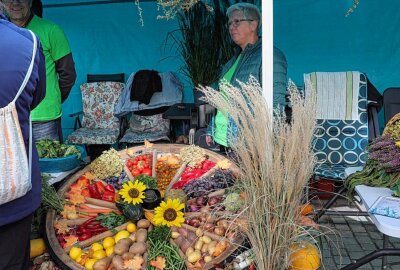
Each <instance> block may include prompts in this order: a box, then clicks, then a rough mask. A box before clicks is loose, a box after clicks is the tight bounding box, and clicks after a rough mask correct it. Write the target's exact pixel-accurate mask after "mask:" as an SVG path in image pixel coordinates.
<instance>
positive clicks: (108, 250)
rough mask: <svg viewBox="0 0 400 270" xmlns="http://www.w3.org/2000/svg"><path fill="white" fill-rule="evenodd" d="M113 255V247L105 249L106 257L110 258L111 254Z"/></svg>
mask: <svg viewBox="0 0 400 270" xmlns="http://www.w3.org/2000/svg"><path fill="white" fill-rule="evenodd" d="M113 253H114V246H111V247H108V248H107V249H106V255H107V256H110V255H111V254H113Z"/></svg>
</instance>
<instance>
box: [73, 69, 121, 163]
mask: <svg viewBox="0 0 400 270" xmlns="http://www.w3.org/2000/svg"><path fill="white" fill-rule="evenodd" d="M123 80H124V73H120V74H105V75H88V83H84V84H82V85H81V87H80V88H81V92H82V103H83V112H77V113H74V114H70V117H75V125H74V132H73V133H71V134H70V135H69V136H68V138H67V141H68V142H69V143H72V144H84V145H85V147H86V148H87V152H88V153H89V155H90V157H91V159H92V160H93V159H94V158H96V157H97V156H99V155H100V154H101V153H102V151H104V150H106V149H108V148H110V146H111V145H113V144H116V143H117V142H118V139H119V137H120V131H121V119H119V118H117V117H115V116H114V107H115V104H116V102H117V100H118V98H119V96H120V94H121V92H122V90H123V88H124V84H123ZM121 81H122V82H121ZM80 115H83V120H82V122H81V120H80Z"/></svg>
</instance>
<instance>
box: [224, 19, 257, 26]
mask: <svg viewBox="0 0 400 270" xmlns="http://www.w3.org/2000/svg"><path fill="white" fill-rule="evenodd" d="M252 21H254V20H249V19H235V20H233V21H229V22H228V23H227V24H226V26H227V27H228V28H229V27H231V25H233V27H238V26H239V24H240V23H241V22H252Z"/></svg>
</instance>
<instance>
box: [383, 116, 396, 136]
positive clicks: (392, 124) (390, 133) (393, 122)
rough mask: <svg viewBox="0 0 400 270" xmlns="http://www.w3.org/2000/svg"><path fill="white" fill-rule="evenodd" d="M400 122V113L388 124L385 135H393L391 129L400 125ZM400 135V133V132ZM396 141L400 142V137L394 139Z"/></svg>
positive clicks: (384, 131)
mask: <svg viewBox="0 0 400 270" xmlns="http://www.w3.org/2000/svg"><path fill="white" fill-rule="evenodd" d="M398 121H400V113H398V114H395V115H394V116H393V117H392V118H390V120H389V121H388V122H387V124H386V126H385V129H384V130H383V135H391V136H392V137H393V135H392V131H391V129H392V128H393V127H394V125H396V124H397V125H399V123H400V122H399V123H398ZM399 133H400V132H399ZM393 139H395V140H400V137H399V136H398V137H397V138H393Z"/></svg>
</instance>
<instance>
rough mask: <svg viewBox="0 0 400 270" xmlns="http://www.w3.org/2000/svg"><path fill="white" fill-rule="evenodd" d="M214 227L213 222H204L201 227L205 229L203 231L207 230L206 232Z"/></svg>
mask: <svg viewBox="0 0 400 270" xmlns="http://www.w3.org/2000/svg"><path fill="white" fill-rule="evenodd" d="M214 228H215V226H214V224H212V223H208V222H207V223H205V224H204V225H203V229H204V230H205V231H208V232H212V231H214Z"/></svg>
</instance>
